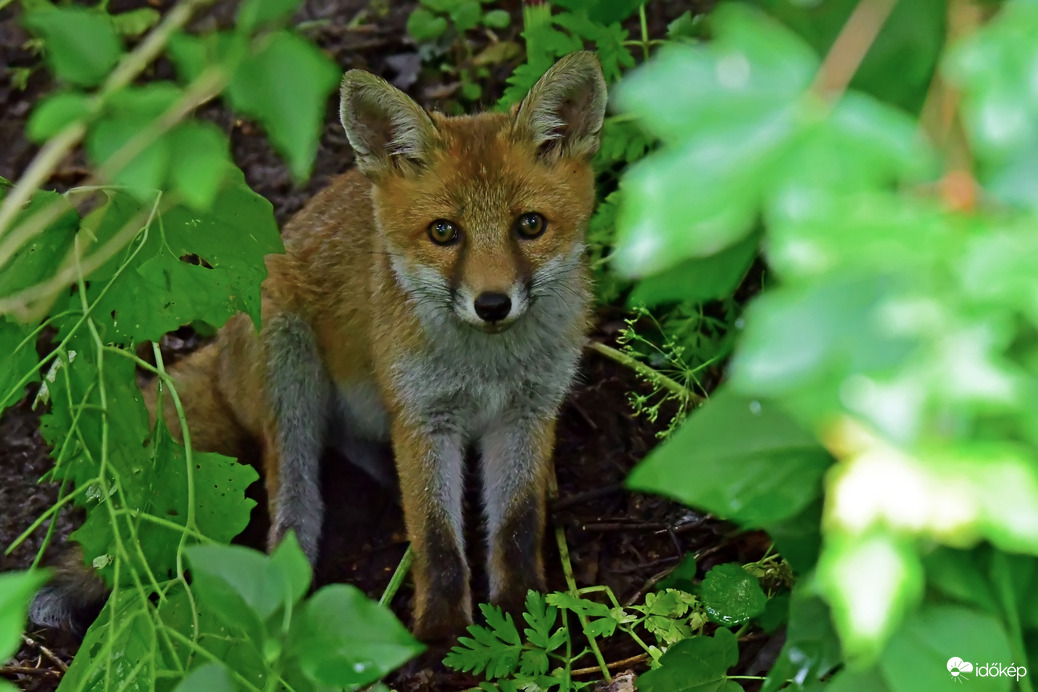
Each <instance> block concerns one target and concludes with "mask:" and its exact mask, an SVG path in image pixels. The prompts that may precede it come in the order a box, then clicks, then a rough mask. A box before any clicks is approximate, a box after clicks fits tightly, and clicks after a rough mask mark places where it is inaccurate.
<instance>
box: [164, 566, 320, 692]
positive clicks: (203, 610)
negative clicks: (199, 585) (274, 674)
mask: <svg viewBox="0 0 1038 692" xmlns="http://www.w3.org/2000/svg"><path fill="white" fill-rule="evenodd" d="M214 595H216V594H211V593H209V592H202V591H199V590H198V589H196V588H194V587H193V586H192V589H191V597H190V598H188V593H187V591H186V590H185V589H184V588H175V589H173V590H172V592H171V593H167V595H166V598H165V599H164V600H163V601H162V602H161V603H160V604H159V607H158V612H159V617H160V618H161V619H162V623H163V624H164V625H165V626H167V627H170V628H172V629H174V630H176V631H178V632H181V633H185V634H194V633H197V634H198V639H199V641H200V642H201V643H202V645H203V646H204V648H205V650H206V651H208V652H209V653H210V654H211V655H212V656H214V657H215V658H216V659H218V660H219V661H220V662H221V663H223V665H224V666H226V668H227V669H229V670H232V671H234V672H236V673H238V674H239V675H240V676H241V677H242V678H244V679H245V680H246V681H247V682H249V683H251V684H252V685H253V686H255V687H258V688H262V687H263V685H264V684H265V683H266V681H267V680H268V679H269V673H270V661H269V660H264V658H263V656H262V647H261V646H258V645H257V644H256V642H255V640H254V639H251V638H250V636H249V634H248V633H247V631H246V630H247V626H248V619H247V618H245V619H242V620H240V621H230V622H229V621H227V620H226V619H225V618H223V617H222V616H221V615H220V613H221V609H222V608H223V607H224V604H222V603H219V602H212V601H211V600H210V597H211V596H214ZM196 628H197V629H196ZM172 645H173V649H174V654H175V656H176V658H177V660H178V661H179V665H178V664H175V663H174V662H172V661H169V662H167V666H168V667H169V668H171V669H174V670H178V669H179V670H183V669H185V668H189V667H190V666H191V665H196V664H198V663H199V662H202V661H205V660H206V659H204V658H202V657H200V656H199V652H198V650H197V648H196V645H194V644H193V643H192V642H191V640H187V641H183V640H179V639H174V640H173V642H172ZM181 674H182V673H181ZM199 689H204V688H199ZM296 689H300V688H296Z"/></svg>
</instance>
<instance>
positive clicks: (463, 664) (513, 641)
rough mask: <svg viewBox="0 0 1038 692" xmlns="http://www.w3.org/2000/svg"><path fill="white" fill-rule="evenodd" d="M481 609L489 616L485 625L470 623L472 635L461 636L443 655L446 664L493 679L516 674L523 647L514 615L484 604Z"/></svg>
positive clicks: (485, 617) (486, 617)
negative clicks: (513, 619)
mask: <svg viewBox="0 0 1038 692" xmlns="http://www.w3.org/2000/svg"><path fill="white" fill-rule="evenodd" d="M549 598H550V597H549ZM479 609H480V611H482V613H483V617H484V619H486V622H487V624H486V626H485V627H484V626H483V625H469V627H468V633H469V634H470V635H471V636H469V637H459V638H458V644H457V646H455V647H454V648H452V649H451V651H450V653H448V654H447V655H446V656H445V657H444V659H443V663H444V665H446V666H448V667H449V668H453V669H455V670H461V671H471V672H473V673H476V674H481V673H482V674H484V675H485V676H486V677H488V678H491V679H494V678H503V677H505V676H508V675H511V674H513V673H514V672H515V671H516V670H517V669H518V667H519V664H520V653H521V652H522V650H523V646H522V640H521V639H520V638H519V630H517V629H516V627H515V623H514V622H513V621H512V617H511V615H508V614H507V613H505V612H504V611H502V610H501V608H499V607H497V606H494V605H490V604H487V603H481V604H479ZM531 664H532V663H528V665H531Z"/></svg>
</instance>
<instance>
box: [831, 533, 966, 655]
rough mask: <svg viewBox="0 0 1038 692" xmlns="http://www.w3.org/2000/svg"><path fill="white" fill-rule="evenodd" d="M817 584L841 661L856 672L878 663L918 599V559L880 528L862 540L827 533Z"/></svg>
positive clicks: (908, 547)
mask: <svg viewBox="0 0 1038 692" xmlns="http://www.w3.org/2000/svg"><path fill="white" fill-rule="evenodd" d="M817 580H818V589H819V592H820V593H821V594H822V596H823V597H824V598H825V599H826V601H828V602H829V605H830V606H832V612H833V621H834V622H835V623H836V629H837V631H838V632H839V634H840V642H841V643H842V645H843V651H844V656H845V658H846V659H847V660H849V661H852V662H853V663H854V664H856V665H858V666H866V665H869V664H872V663H874V662H875V661H876V660H878V659H879V657H880V652H881V651H882V649H883V646H884V644H886V642H887V639H888V638H889V637H890V635H891V634H892V633H893V632H894V631H895V630H896V628H897V626H898V625H899V624H900V622H901V619H902V618H903V617H904V615H905V613H907V612H909V611H910V610H911V609H912V608H913V607H914V606H915V605H916V604H917V603H918V602H919V600H920V599H921V597H922V593H923V570H922V565H921V564H920V562H919V556H918V555H917V554H916V552H915V550H913V549H912V546H911V544H910V543H909V542H908V541H906V540H904V539H902V538H900V537H899V536H896V535H893V534H891V533H890V532H889V531H888V530H885V529H883V528H877V529H875V530H873V531H872V532H870V533H868V534H866V535H856V534H848V533H846V532H844V531H837V530H829V531H828V532H827V534H826V542H825V546H824V548H823V551H822V555H821V556H820V557H819V559H818V569H817ZM949 655H950V654H949Z"/></svg>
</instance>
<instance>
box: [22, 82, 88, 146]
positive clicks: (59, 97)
mask: <svg viewBox="0 0 1038 692" xmlns="http://www.w3.org/2000/svg"><path fill="white" fill-rule="evenodd" d="M89 103H90V102H89V100H88V99H87V97H86V94H83V93H82V92H79V91H59V92H58V93H56V94H51V95H49V96H47V97H45V98H44V99H43V100H41V101H40V102H39V103H38V104H37V105H36V108H34V109H33V111H32V115H31V116H29V122H28V124H26V126H25V135H26V136H27V137H28V138H29V139H30V140H32V141H33V142H36V143H37V144H42V143H43V142H45V141H47V140H48V139H50V138H51V137H53V136H54V135H56V134H58V133H59V132H61V130H62V129H63V128H64V127H65V126H66V125H69V124H70V123H73V122H75V121H77V120H80V119H81V118H84V117H85V116H86V115H87V114H88V113H89V110H90V109H89Z"/></svg>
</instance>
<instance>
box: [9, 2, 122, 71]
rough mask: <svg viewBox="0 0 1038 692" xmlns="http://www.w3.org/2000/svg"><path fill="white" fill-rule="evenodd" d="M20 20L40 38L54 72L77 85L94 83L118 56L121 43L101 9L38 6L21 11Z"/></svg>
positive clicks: (112, 64) (109, 68)
mask: <svg viewBox="0 0 1038 692" xmlns="http://www.w3.org/2000/svg"><path fill="white" fill-rule="evenodd" d="M22 23H23V24H24V25H25V27H26V28H27V29H28V30H29V31H31V32H32V33H34V34H35V35H36V36H39V37H40V38H41V39H43V44H44V47H45V48H46V58H47V63H48V64H49V65H50V67H51V70H53V71H54V74H55V75H57V77H58V78H59V79H61V80H63V81H66V82H69V83H71V84H75V85H77V86H84V87H91V86H96V85H97V84H99V83H100V82H101V80H102V79H104V78H105V77H106V76H108V73H109V72H111V70H112V68H113V67H115V63H116V62H118V60H119V58H120V57H121V56H122V52H123V46H122V42H121V41H120V40H119V36H118V34H117V33H116V31H115V26H114V25H113V24H112V20H111V19H110V18H109V16H108V15H107V14H106V13H104V12H99V11H97V10H92V9H86V8H83V7H75V6H69V7H54V6H52V5H38V6H36V7H34V8H33V9H32V10H29V11H28V12H26V13H25V15H24V16H23V17H22Z"/></svg>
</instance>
